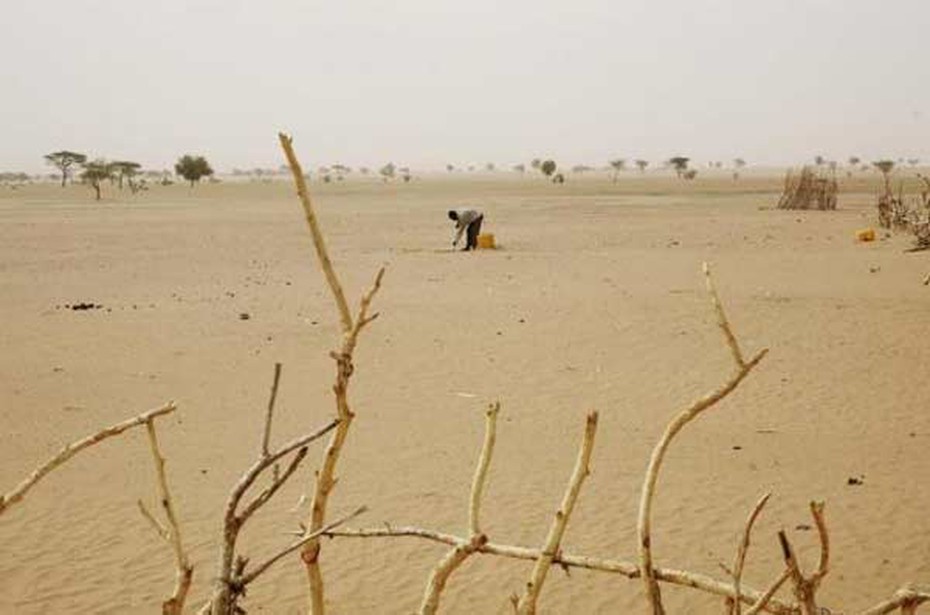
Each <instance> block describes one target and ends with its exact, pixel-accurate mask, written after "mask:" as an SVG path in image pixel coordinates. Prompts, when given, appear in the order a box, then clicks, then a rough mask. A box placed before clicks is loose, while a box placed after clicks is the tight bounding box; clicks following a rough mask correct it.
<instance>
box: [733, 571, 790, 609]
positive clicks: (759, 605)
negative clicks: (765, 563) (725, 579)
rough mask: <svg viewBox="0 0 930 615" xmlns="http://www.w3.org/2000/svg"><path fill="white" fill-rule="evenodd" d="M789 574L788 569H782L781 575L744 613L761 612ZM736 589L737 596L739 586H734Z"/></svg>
mask: <svg viewBox="0 0 930 615" xmlns="http://www.w3.org/2000/svg"><path fill="white" fill-rule="evenodd" d="M790 575H791V573H790V572H789V571H788V570H784V571H783V572H782V573H781V575H780V576H779V577H778V578H777V579H776V580H775V582H774V583H772V585H770V586H769V588H768V589H767V590H765V593H763V594H762V596H761V597H760V598H759V599H758V600H757V601H756V603H755V604H753V605H752V607H750V609H749V610H748V611H746V615H756V614H757V613H761V612H762V611H763V609H765V606H766V605H767V604H768V603H769V600H771V599H772V597H773V596H775V592H777V591H778V590H779V589H781V586H782V585H784V584H785V581H787V580H788V577H789V576H790ZM736 591H737V596H738V595H739V587H737V588H736ZM737 604H739V602H737Z"/></svg>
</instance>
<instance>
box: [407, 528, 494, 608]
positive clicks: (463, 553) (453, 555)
mask: <svg viewBox="0 0 930 615" xmlns="http://www.w3.org/2000/svg"><path fill="white" fill-rule="evenodd" d="M487 541H488V537H487V536H485V535H484V534H475V535H473V536H472V537H471V539H470V540H469V541H468V542H466V543H462V544H458V545H456V546H455V547H454V548H452V549H450V550H449V552H448V553H446V554H445V556H443V558H442V559H441V560H440V561H439V563H438V564H437V565H436V568H435V569H433V572H432V574H430V577H429V582H428V583H427V584H426V591H425V592H424V594H423V603H422V604H421V605H420V615H433V614H434V613H436V611H437V610H438V609H439V598H440V596H441V595H442V590H443V589H445V587H446V582H447V581H448V580H449V577H450V576H452V573H453V572H455V570H456V568H458V567H459V566H461V565H462V563H464V562H465V560H466V559H468V557H469V556H470V555H471V554H472V553H475V552H477V551H478V550H479V549H480V548H481V547H482V546H483V545H484V544H485V543H486V542H487Z"/></svg>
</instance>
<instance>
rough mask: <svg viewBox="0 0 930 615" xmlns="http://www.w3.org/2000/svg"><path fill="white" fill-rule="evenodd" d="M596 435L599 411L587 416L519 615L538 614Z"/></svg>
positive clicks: (522, 598) (585, 473) (519, 602)
mask: <svg viewBox="0 0 930 615" xmlns="http://www.w3.org/2000/svg"><path fill="white" fill-rule="evenodd" d="M596 432H597V412H592V413H591V414H589V415H588V418H587V421H586V424H585V430H584V439H583V440H582V442H581V450H579V451H578V459H577V460H576V461H575V469H574V470H573V471H572V477H571V480H570V481H569V483H568V488H567V489H566V491H565V495H564V497H563V498H562V504H561V506H559V510H558V511H557V512H556V513H555V519H554V520H553V522H552V525H551V526H550V528H549V534H548V536H546V543H545V546H544V547H543V549H542V554H541V556H540V557H539V558H538V559H537V560H536V565H535V566H534V567H533V574H532V575H531V576H530V580H529V582H528V583H527V584H526V590H525V591H524V592H523V595H522V596H521V597H520V600H519V601H518V602H517V613H518V614H519V615H534V614H535V613H536V602H537V601H538V600H539V592H541V591H542V586H543V583H545V582H546V575H547V574H548V573H549V568H550V567H551V566H552V561H553V560H554V559H555V555H556V553H558V551H559V545H560V544H561V543H562V536H564V535H565V528H566V527H567V526H568V518H569V517H570V516H571V514H572V511H573V510H574V508H575V502H576V501H577V500H578V494H579V493H581V484H582V483H583V482H584V479H585V478H586V477H587V476H588V474H590V469H589V467H588V466H589V463H590V461H591V451H592V450H593V449H594V434H595V433H596Z"/></svg>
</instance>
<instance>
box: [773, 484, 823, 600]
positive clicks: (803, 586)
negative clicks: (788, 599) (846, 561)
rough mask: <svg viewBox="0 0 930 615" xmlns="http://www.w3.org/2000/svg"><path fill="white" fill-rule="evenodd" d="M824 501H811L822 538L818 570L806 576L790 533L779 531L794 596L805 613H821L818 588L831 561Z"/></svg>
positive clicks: (779, 539) (812, 511)
mask: <svg viewBox="0 0 930 615" xmlns="http://www.w3.org/2000/svg"><path fill="white" fill-rule="evenodd" d="M823 506H824V505H823V502H811V503H810V508H811V515H812V516H813V517H814V523H815V524H816V525H817V533H818V536H819V539H820V562H819V563H818V564H817V570H816V571H815V572H814V573H813V574H811V575H810V577H806V576H804V573H803V572H801V566H800V564H799V563H798V560H797V556H796V555H795V553H794V549H793V548H792V546H791V542H790V541H789V540H788V535H787V534H786V533H785V531H784V530H782V531H780V532H778V541H779V543H780V544H781V550H782V555H783V556H784V559H785V565H786V566H787V568H788V573H789V574H788V578H789V579H790V580H791V583H792V585H793V589H794V596H795V598H796V599H797V601H798V604H799V605H800V607H801V613H802V614H803V615H819V613H820V609H819V608H818V607H817V590H818V589H819V587H820V582H821V581H822V580H823V578H824V577H825V576H826V575H827V572H828V571H829V563H830V539H829V535H828V534H827V525H826V521H825V520H824V516H823Z"/></svg>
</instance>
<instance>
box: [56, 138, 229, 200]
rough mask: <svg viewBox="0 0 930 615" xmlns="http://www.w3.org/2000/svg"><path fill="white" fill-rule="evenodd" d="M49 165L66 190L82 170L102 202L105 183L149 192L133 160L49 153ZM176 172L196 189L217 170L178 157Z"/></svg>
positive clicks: (193, 157) (189, 156)
mask: <svg viewBox="0 0 930 615" xmlns="http://www.w3.org/2000/svg"><path fill="white" fill-rule="evenodd" d="M45 162H46V163H47V164H49V165H51V166H53V167H55V168H56V169H58V171H59V172H60V173H61V185H62V187H64V186H65V185H66V184H67V183H68V180H69V179H71V180H72V181H73V180H74V173H75V171H77V170H78V169H79V170H80V173H79V174H78V178H79V179H80V180H81V181H82V182H84V183H86V184H88V185H90V187H91V188H93V189H94V193H95V194H96V198H97V200H98V201H99V200H100V192H101V185H102V183H103V182H105V181H110V182H112V183H116V184H118V186H119V189H120V190H122V189H123V186H124V184H125V185H128V186H129V189H130V190H132V192H133V193H136V192H137V191H139V190H144V189H146V183H145V180H144V179H142V180H141V181H140V180H138V179H137V177H138V175H139V174H140V173H141V172H142V165H141V164H139V163H138V162H134V161H132V160H107V159H105V158H95V159H94V160H89V159H88V157H87V155H86V154H82V153H80V152H72V151H69V150H61V151H58V152H52V153H50V154H46V155H45ZM174 172H175V174H177V175H178V176H179V177H183V178H184V179H185V180H186V181H188V182H190V185H191V187H193V186H194V185H195V184H196V183H197V182H199V181H200V180H201V179H202V178H204V177H210V176H212V175H213V168H212V167H211V166H210V163H209V162H207V159H206V158H204V157H203V156H196V155H192V154H185V155H183V156H181V157H180V158H178V161H177V162H176V163H175V165H174ZM152 173H154V174H156V175H161V176H162V178H163V179H162V183H170V180H168V181H166V179H167V178H165V173H161V172H157V171H155V172H149V173H147V174H148V175H151V174H152Z"/></svg>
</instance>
